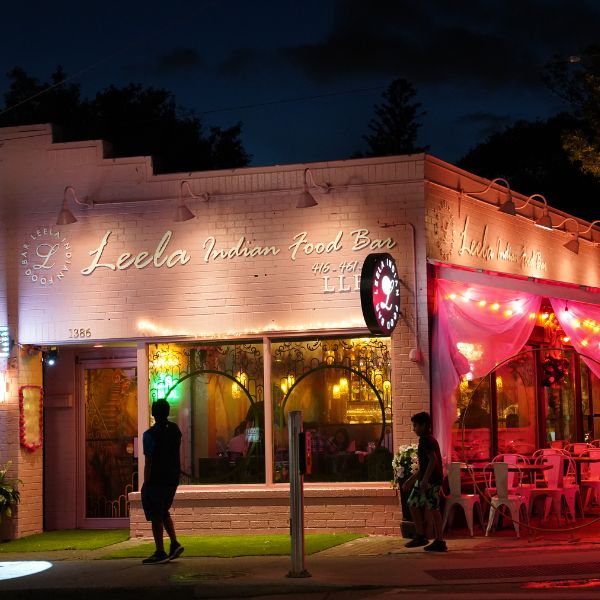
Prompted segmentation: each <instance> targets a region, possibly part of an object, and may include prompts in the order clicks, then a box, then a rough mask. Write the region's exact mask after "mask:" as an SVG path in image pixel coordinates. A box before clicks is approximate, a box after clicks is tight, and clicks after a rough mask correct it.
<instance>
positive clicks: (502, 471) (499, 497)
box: [484, 462, 529, 537]
mask: <svg viewBox="0 0 600 600" xmlns="http://www.w3.org/2000/svg"><path fill="white" fill-rule="evenodd" d="M487 467H489V470H488V469H487ZM487 467H486V471H484V472H488V475H489V477H490V480H491V477H492V475H493V478H494V480H495V484H496V494H495V495H494V496H492V497H491V498H490V516H489V518H488V524H487V528H486V530H485V535H488V534H489V532H490V531H492V529H494V528H495V527H496V522H497V520H498V516H499V514H500V513H501V510H502V509H501V507H505V509H508V510H509V511H510V517H511V519H512V523H513V527H514V529H515V532H516V534H517V537H520V533H519V522H520V521H521V520H522V522H524V523H527V524H528V523H529V513H528V512H527V505H526V504H525V500H524V499H523V496H521V495H519V494H509V492H508V463H505V462H496V463H489V465H487ZM515 468H517V469H518V465H515Z"/></svg>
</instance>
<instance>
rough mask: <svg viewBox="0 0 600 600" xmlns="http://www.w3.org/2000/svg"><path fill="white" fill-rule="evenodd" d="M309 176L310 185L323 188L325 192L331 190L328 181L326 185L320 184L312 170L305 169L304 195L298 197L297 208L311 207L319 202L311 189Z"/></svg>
mask: <svg viewBox="0 0 600 600" xmlns="http://www.w3.org/2000/svg"><path fill="white" fill-rule="evenodd" d="M309 178H310V185H312V186H313V187H316V188H318V189H320V190H322V191H323V192H324V193H325V194H327V193H328V192H329V190H330V189H331V186H330V185H329V184H328V183H326V184H324V185H319V184H318V183H316V182H315V180H314V178H313V176H312V172H311V170H310V169H304V183H303V191H302V195H301V196H300V198H299V199H298V203H297V204H296V208H310V207H311V206H317V204H319V203H318V202H317V200H316V198H315V197H314V196H313V194H312V193H311V192H310V190H309V187H308V186H309Z"/></svg>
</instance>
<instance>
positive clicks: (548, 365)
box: [542, 356, 569, 387]
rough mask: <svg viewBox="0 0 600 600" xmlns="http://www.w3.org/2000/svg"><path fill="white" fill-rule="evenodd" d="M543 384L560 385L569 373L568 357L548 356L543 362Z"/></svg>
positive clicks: (545, 385)
mask: <svg viewBox="0 0 600 600" xmlns="http://www.w3.org/2000/svg"><path fill="white" fill-rule="evenodd" d="M542 371H543V376H542V385H543V386H544V387H558V386H559V385H560V384H561V383H562V382H563V381H564V379H565V378H566V377H567V375H568V374H569V361H568V360H567V359H566V358H556V357H554V356H548V357H546V358H545V359H544V361H543V362H542Z"/></svg>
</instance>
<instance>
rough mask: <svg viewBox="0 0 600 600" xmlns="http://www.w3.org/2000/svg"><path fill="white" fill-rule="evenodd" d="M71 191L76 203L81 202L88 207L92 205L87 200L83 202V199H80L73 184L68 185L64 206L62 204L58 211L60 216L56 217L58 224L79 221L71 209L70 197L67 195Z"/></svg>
mask: <svg viewBox="0 0 600 600" xmlns="http://www.w3.org/2000/svg"><path fill="white" fill-rule="evenodd" d="M69 193H71V195H72V196H73V200H75V202H76V204H79V205H80V206H87V207H88V208H89V206H90V205H89V204H88V203H87V202H82V201H81V200H79V198H78V197H77V194H76V193H75V189H74V188H73V186H71V185H68V186H67V187H66V188H65V191H64V192H63V201H62V206H61V209H60V212H59V213H58V217H57V218H56V224H57V225H70V224H71V223H76V222H77V218H76V217H75V215H74V214H73V213H72V212H71V211H70V210H69V206H68V197H67V194H69Z"/></svg>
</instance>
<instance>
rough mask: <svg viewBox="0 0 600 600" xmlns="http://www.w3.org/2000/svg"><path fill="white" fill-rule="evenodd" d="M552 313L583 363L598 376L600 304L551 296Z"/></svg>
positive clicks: (599, 371) (599, 367)
mask: <svg viewBox="0 0 600 600" xmlns="http://www.w3.org/2000/svg"><path fill="white" fill-rule="evenodd" d="M550 302H551V303H552V308H553V309H554V314H555V315H556V318H557V319H558V322H559V323H560V326H561V327H562V329H563V331H564V332H565V333H566V334H567V335H568V336H569V337H570V338H571V340H570V342H571V344H573V348H575V350H576V351H577V352H578V353H579V354H581V357H582V359H583V361H584V362H585V364H586V365H587V366H588V367H589V368H590V369H591V370H592V372H593V373H594V375H596V377H600V306H599V305H596V304H587V303H585V302H574V301H573V300H560V299H557V298H551V299H550Z"/></svg>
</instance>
